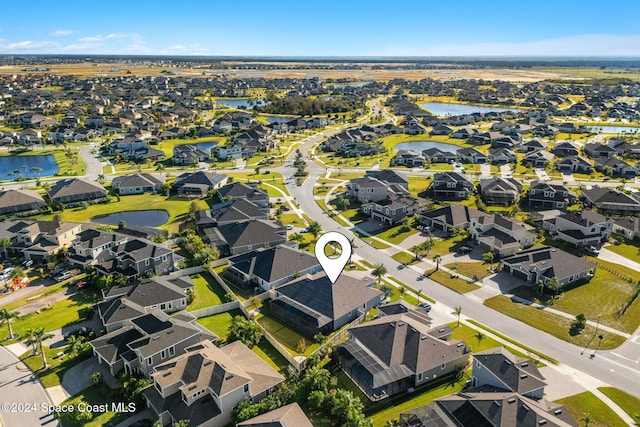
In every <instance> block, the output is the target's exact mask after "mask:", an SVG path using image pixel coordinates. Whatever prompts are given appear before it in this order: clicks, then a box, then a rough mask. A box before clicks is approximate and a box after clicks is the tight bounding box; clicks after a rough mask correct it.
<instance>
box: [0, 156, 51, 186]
mask: <svg viewBox="0 0 640 427" xmlns="http://www.w3.org/2000/svg"><path fill="white" fill-rule="evenodd" d="M24 166H26V167H27V170H26V172H25V170H24ZM34 167H37V168H40V169H42V171H40V172H38V173H36V174H35V176H36V177H38V176H53V175H55V174H57V173H58V164H57V163H56V161H55V159H54V158H53V156H51V155H36V156H0V179H9V180H11V179H15V178H16V176H13V177H12V176H9V174H10V173H11V172H13V171H15V170H20V176H22V177H26V178H33V177H34V174H33V172H31V168H34Z"/></svg>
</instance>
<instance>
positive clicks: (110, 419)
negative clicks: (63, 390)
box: [61, 387, 131, 427]
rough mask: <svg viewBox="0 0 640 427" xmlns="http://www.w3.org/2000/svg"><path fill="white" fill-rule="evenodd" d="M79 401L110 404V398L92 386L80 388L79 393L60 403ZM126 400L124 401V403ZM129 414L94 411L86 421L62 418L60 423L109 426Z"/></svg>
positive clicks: (78, 425) (72, 425)
mask: <svg viewBox="0 0 640 427" xmlns="http://www.w3.org/2000/svg"><path fill="white" fill-rule="evenodd" d="M80 402H86V403H88V404H90V405H104V404H108V405H109V406H111V402H112V400H111V399H110V398H108V397H106V396H105V395H104V394H103V393H100V391H99V390H98V389H96V388H94V387H89V388H86V389H84V390H82V391H81V392H80V393H78V394H75V395H73V396H71V397H70V398H68V399H67V400H65V401H64V402H62V403H61V405H77V404H79V403H80ZM126 403H128V402H125V405H126ZM129 416H131V414H129V413H127V412H120V413H118V412H96V413H93V417H92V418H91V421H89V422H87V423H82V424H80V423H73V422H69V421H68V420H64V422H63V423H62V425H63V426H64V427H76V426H77V427H110V426H115V425H117V424H119V423H121V422H122V421H124V420H125V419H127V418H128V417H129Z"/></svg>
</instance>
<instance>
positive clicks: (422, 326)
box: [334, 306, 471, 401]
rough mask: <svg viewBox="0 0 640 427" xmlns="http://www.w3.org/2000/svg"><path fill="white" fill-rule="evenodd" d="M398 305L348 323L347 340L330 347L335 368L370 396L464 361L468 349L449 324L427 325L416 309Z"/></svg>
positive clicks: (429, 377)
mask: <svg viewBox="0 0 640 427" xmlns="http://www.w3.org/2000/svg"><path fill="white" fill-rule="evenodd" d="M402 307H404V308H405V310H406V312H404V313H402V312H400V313H397V314H385V315H383V316H380V317H379V318H378V319H375V320H372V321H370V322H367V323H364V324H361V325H358V326H353V327H350V328H349V330H348V331H349V332H348V333H349V338H348V339H347V341H346V342H344V343H342V344H340V345H338V346H337V347H336V348H335V349H334V351H335V352H336V353H337V360H338V365H339V366H340V368H341V369H342V370H343V371H344V372H345V374H347V376H348V377H349V378H351V380H352V381H353V382H354V383H355V384H356V385H357V386H358V388H360V389H361V390H362V391H363V392H364V393H365V395H366V396H367V397H368V398H369V399H371V400H373V401H377V400H381V399H384V398H386V397H389V396H393V395H395V394H398V393H403V392H406V391H407V390H412V389H415V388H416V387H419V386H421V385H424V384H427V383H429V382H430V381H434V380H436V379H438V378H440V377H442V376H445V375H448V374H450V373H452V372H454V371H456V370H458V369H464V367H465V366H467V364H468V363H469V357H470V354H471V350H470V349H469V347H467V345H466V344H465V342H464V341H462V340H451V334H452V332H453V331H452V330H451V328H450V327H449V326H447V325H443V326H438V327H432V326H431V319H430V318H429V316H427V315H426V314H425V313H424V311H423V310H422V309H419V308H414V307H411V306H402ZM402 307H400V308H402Z"/></svg>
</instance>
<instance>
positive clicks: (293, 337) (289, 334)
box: [255, 303, 320, 356]
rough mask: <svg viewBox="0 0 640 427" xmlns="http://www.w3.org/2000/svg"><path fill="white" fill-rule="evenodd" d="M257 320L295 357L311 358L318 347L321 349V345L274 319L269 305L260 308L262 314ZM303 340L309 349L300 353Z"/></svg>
mask: <svg viewBox="0 0 640 427" xmlns="http://www.w3.org/2000/svg"><path fill="white" fill-rule="evenodd" d="M255 319H256V320H257V321H258V323H260V325H262V327H263V328H264V329H265V330H266V331H267V332H269V333H270V334H271V335H272V336H273V337H274V338H276V339H277V340H278V341H279V342H280V344H282V345H283V346H285V347H286V348H287V350H288V351H289V353H291V354H292V355H294V356H309V355H310V354H311V353H313V352H314V351H315V350H316V349H318V347H320V345H319V344H318V343H317V342H315V341H314V340H313V338H310V337H306V336H304V335H302V334H301V333H299V332H298V331H296V330H295V329H293V328H290V327H289V326H287V325H285V324H284V323H282V322H280V321H279V320H278V319H276V318H275V317H273V316H272V315H271V310H270V308H269V304H268V303H266V304H263V305H262V307H261V308H260V313H259V314H258V315H257V316H256V317H255ZM303 339H304V340H305V342H306V343H307V348H306V350H305V351H303V352H298V350H297V348H298V343H299V342H300V340H303Z"/></svg>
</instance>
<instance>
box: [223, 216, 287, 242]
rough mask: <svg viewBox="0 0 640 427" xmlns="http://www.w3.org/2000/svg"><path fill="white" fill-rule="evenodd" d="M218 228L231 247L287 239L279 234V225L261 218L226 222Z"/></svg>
mask: <svg viewBox="0 0 640 427" xmlns="http://www.w3.org/2000/svg"><path fill="white" fill-rule="evenodd" d="M217 230H218V231H219V232H220V235H221V236H222V237H223V238H224V240H225V242H227V244H229V246H230V247H231V248H233V247H240V246H249V245H255V246H260V245H262V244H264V243H271V242H284V241H286V238H285V237H284V236H282V235H281V234H278V231H279V230H280V228H279V227H276V226H274V225H273V224H272V223H270V222H266V221H261V220H256V221H245V222H240V223H233V224H225V225H221V226H220V227H218V228H217Z"/></svg>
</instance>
